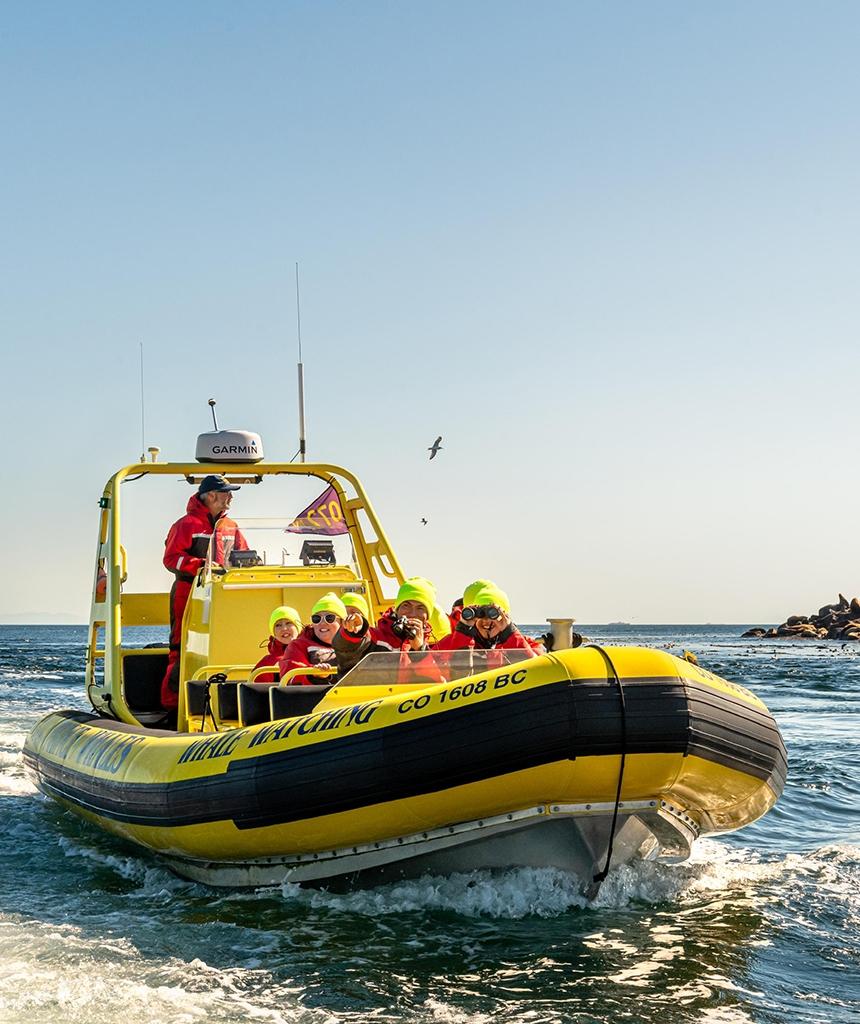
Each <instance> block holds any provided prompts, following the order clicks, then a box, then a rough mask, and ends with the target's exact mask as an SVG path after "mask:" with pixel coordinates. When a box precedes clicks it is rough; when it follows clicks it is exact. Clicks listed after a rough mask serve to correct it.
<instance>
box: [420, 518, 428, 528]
mask: <svg viewBox="0 0 860 1024" xmlns="http://www.w3.org/2000/svg"><path fill="white" fill-rule="evenodd" d="M421 525H422V526H426V525H427V520H426V519H423V518H422V520H421Z"/></svg>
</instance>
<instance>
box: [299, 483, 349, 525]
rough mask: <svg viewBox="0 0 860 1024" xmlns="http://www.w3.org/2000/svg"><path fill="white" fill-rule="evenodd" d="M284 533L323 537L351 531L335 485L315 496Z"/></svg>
mask: <svg viewBox="0 0 860 1024" xmlns="http://www.w3.org/2000/svg"><path fill="white" fill-rule="evenodd" d="M284 533H315V534H317V535H319V536H323V537H333V536H334V535H335V534H338V533H349V527H348V526H347V525H346V523H345V522H344V521H343V509H342V508H341V507H340V498H339V497H338V496H337V491H336V490H335V489H334V487H332V486H329V487H327V488H326V489H325V490H324V491H323V492H322V494H321V495H320V496H319V497H318V498H314V500H313V501H312V502H311V503H310V505H308V507H307V508H306V509H304V511H302V512H299V514H298V515H297V516H296V518H295V519H294V520H293V521H292V522H291V523H290V525H289V526H288V527H287V528H286V530H284Z"/></svg>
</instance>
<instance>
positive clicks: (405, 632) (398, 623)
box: [391, 615, 418, 640]
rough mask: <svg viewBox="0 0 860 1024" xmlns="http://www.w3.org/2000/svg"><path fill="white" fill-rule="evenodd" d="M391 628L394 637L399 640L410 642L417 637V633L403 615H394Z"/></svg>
mask: <svg viewBox="0 0 860 1024" xmlns="http://www.w3.org/2000/svg"><path fill="white" fill-rule="evenodd" d="M391 628H392V630H394V635H395V636H398V637H400V639H401V640H412V639H413V638H414V637H416V636H417V635H418V631H417V630H416V628H415V627H414V626H413V625H412V623H411V622H410V621H409V620H408V619H407V618H406V616H405V615H395V616H394V619H393V621H392V623H391Z"/></svg>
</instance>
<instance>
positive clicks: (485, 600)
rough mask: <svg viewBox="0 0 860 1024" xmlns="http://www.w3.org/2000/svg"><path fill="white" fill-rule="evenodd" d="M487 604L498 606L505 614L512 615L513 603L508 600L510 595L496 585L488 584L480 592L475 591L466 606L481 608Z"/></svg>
mask: <svg viewBox="0 0 860 1024" xmlns="http://www.w3.org/2000/svg"><path fill="white" fill-rule="evenodd" d="M487 604H494V605H497V606H498V607H499V608H501V609H502V611H503V612H507V614H508V615H510V614H511V602H510V601H509V600H508V595H507V594H506V593H505V592H504V590H502V589H501V588H500V587H497V586H496V585H495V583H487V584H486V585H485V586H483V587H481V588H480V590H476V591H474V592H473V594H472V600H471V601H467V602H466V606H468V605H478V606H479V607H480V606H481V605H487Z"/></svg>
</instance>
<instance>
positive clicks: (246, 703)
mask: <svg viewBox="0 0 860 1024" xmlns="http://www.w3.org/2000/svg"><path fill="white" fill-rule="evenodd" d="M273 685H274V684H273V683H239V691H238V704H239V721H240V722H241V723H242V725H259V724H260V722H270V721H271V715H272V713H271V709H270V707H269V690H271V689H272V686H273Z"/></svg>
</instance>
